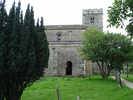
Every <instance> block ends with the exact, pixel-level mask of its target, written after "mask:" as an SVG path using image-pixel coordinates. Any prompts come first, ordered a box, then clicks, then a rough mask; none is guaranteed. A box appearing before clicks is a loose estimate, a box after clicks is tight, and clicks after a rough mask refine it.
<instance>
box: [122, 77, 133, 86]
mask: <svg viewBox="0 0 133 100" xmlns="http://www.w3.org/2000/svg"><path fill="white" fill-rule="evenodd" d="M121 81H122V82H123V83H124V84H125V85H126V86H127V87H129V88H131V89H133V83H132V82H129V81H127V80H125V79H123V78H121Z"/></svg>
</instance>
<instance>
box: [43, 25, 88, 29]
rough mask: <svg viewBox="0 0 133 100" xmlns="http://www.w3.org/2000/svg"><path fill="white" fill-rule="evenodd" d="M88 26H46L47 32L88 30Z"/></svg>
mask: <svg viewBox="0 0 133 100" xmlns="http://www.w3.org/2000/svg"><path fill="white" fill-rule="evenodd" d="M87 27H88V26H87V25H46V26H45V29H46V30H67V29H68V30H69V29H86V28H87Z"/></svg>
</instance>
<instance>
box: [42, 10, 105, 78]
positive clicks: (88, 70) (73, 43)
mask: <svg viewBox="0 0 133 100" xmlns="http://www.w3.org/2000/svg"><path fill="white" fill-rule="evenodd" d="M82 16H83V17H82V20H83V23H82V25H47V26H45V28H46V35H47V39H48V41H49V49H50V57H49V66H48V68H47V69H46V70H45V76H64V75H65V70H66V69H65V67H66V63H67V62H68V61H71V62H72V76H81V75H88V74H92V73H93V69H94V68H92V66H93V67H94V64H92V63H91V62H88V61H84V60H83V59H82V57H81V56H80V55H79V52H78V48H79V47H80V45H81V43H80V41H81V40H82V34H83V32H84V31H85V30H86V28H89V27H91V26H93V27H96V28H98V29H99V30H101V31H102V30H103V10H102V9H86V10H83V14H82Z"/></svg>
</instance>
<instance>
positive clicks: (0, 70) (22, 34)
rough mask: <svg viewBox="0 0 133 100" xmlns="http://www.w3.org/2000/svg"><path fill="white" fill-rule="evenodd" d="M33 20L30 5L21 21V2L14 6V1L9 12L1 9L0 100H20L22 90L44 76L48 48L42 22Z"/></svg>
mask: <svg viewBox="0 0 133 100" xmlns="http://www.w3.org/2000/svg"><path fill="white" fill-rule="evenodd" d="M3 7H4V6H3ZM3 9H4V8H3ZM42 21H43V20H42ZM34 22H35V20H34V11H33V7H30V5H28V7H27V10H26V13H25V17H24V20H23V13H22V11H21V3H20V2H19V3H18V6H17V7H15V3H13V5H12V8H11V9H10V12H9V15H7V14H6V12H5V9H4V10H0V27H2V28H0V45H1V46H0V78H1V81H0V98H2V99H3V98H4V99H5V100H20V99H21V95H22V93H23V90H24V89H25V88H26V87H27V86H29V85H31V84H32V83H33V82H35V81H36V80H38V79H39V78H40V77H41V76H43V72H44V68H46V67H48V58H49V49H48V42H47V38H46V35H45V32H44V31H45V29H44V28H43V27H44V25H43V24H42V22H41V23H40V25H39V26H36V25H35V23H34ZM37 27H39V28H38V31H37V30H36V29H37Z"/></svg>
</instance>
